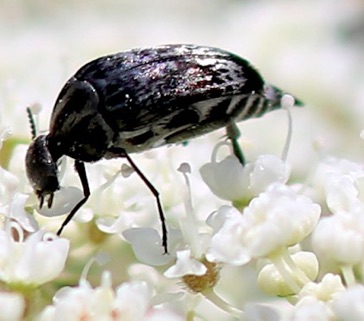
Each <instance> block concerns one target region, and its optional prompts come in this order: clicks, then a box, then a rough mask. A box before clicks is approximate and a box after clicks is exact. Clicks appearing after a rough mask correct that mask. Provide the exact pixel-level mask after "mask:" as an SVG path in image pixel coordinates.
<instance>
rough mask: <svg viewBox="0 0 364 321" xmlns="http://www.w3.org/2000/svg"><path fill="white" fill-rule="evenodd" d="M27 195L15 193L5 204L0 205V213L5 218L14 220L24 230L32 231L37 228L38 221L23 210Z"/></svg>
mask: <svg viewBox="0 0 364 321" xmlns="http://www.w3.org/2000/svg"><path fill="white" fill-rule="evenodd" d="M28 197H29V196H28V195H26V194H22V193H15V194H14V195H13V196H12V199H11V200H10V202H9V203H8V204H7V205H5V206H2V207H1V206H0V215H4V217H5V218H6V220H15V221H16V222H18V223H19V224H20V226H21V227H22V228H23V229H24V230H26V231H28V232H34V231H36V230H37V229H38V223H37V221H36V220H35V219H34V217H33V216H32V215H30V214H29V213H27V212H26V211H25V210H24V208H25V203H26V201H27V199H28Z"/></svg>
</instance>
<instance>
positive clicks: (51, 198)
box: [37, 192, 54, 209]
mask: <svg viewBox="0 0 364 321" xmlns="http://www.w3.org/2000/svg"><path fill="white" fill-rule="evenodd" d="M37 196H38V199H39V208H40V209H41V208H42V207H43V203H44V198H45V196H43V195H42V193H41V192H38V193H37ZM53 198H54V193H50V194H49V196H48V200H47V206H48V208H51V207H52V204H53Z"/></svg>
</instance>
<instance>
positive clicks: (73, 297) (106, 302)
mask: <svg viewBox="0 0 364 321" xmlns="http://www.w3.org/2000/svg"><path fill="white" fill-rule="evenodd" d="M110 278H111V277H110V274H109V273H107V272H104V274H103V277H102V282H101V285H100V286H99V287H96V288H92V287H91V286H90V284H88V283H87V282H82V284H80V285H79V286H78V287H74V288H63V289H61V290H60V291H59V293H58V294H57V295H56V297H55V300H54V304H53V305H52V306H49V307H47V308H46V309H45V310H44V311H43V312H42V314H41V316H40V319H39V320H40V321H56V320H60V317H61V318H62V320H68V321H82V320H88V321H100V320H115V321H150V320H155V318H156V317H157V316H159V317H160V320H161V321H164V320H166V321H169V320H172V321H180V320H181V318H180V317H179V316H177V315H175V314H174V313H173V312H172V311H169V310H168V309H166V308H160V309H156V308H154V307H153V305H152V303H151V298H152V292H151V289H150V288H149V287H148V285H147V283H146V282H143V281H132V282H128V283H123V284H122V285H120V286H119V287H118V288H117V289H116V291H114V290H113V289H112V288H111V279H110Z"/></svg>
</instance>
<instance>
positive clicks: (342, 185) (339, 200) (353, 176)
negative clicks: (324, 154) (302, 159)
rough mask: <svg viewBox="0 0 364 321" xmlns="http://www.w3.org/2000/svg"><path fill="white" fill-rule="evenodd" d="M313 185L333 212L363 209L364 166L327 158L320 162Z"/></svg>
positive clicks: (344, 160)
mask: <svg viewBox="0 0 364 321" xmlns="http://www.w3.org/2000/svg"><path fill="white" fill-rule="evenodd" d="M314 185H315V187H316V189H317V190H318V192H320V193H322V194H324V197H325V199H326V203H327V205H328V207H329V209H330V210H331V211H332V212H334V213H337V212H341V211H346V212H350V211H363V210H364V167H363V165H361V164H357V163H354V162H350V161H348V160H346V159H336V158H328V159H326V160H325V161H324V162H322V163H320V165H319V167H318V169H317V172H316V177H315V179H314Z"/></svg>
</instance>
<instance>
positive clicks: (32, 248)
mask: <svg viewBox="0 0 364 321" xmlns="http://www.w3.org/2000/svg"><path fill="white" fill-rule="evenodd" d="M14 224H15V223H14ZM14 224H13V226H14ZM11 230H12V229H9V230H7V231H5V230H0V240H1V241H0V280H2V281H3V282H5V283H8V284H21V285H22V286H30V287H32V286H38V285H40V284H43V283H46V282H48V281H51V280H53V279H55V278H56V277H57V276H58V275H59V274H60V273H61V272H62V271H63V268H64V265H65V262H66V259H67V255H68V251H69V241H68V240H66V239H64V238H58V237H55V236H51V235H50V234H49V235H47V234H46V233H45V232H44V231H42V230H39V231H37V232H35V233H33V234H31V235H30V236H28V237H27V238H26V239H24V237H23V234H22V230H21V229H20V228H16V232H17V233H18V240H14V238H13V236H12V235H11ZM13 232H14V231H13Z"/></svg>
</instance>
